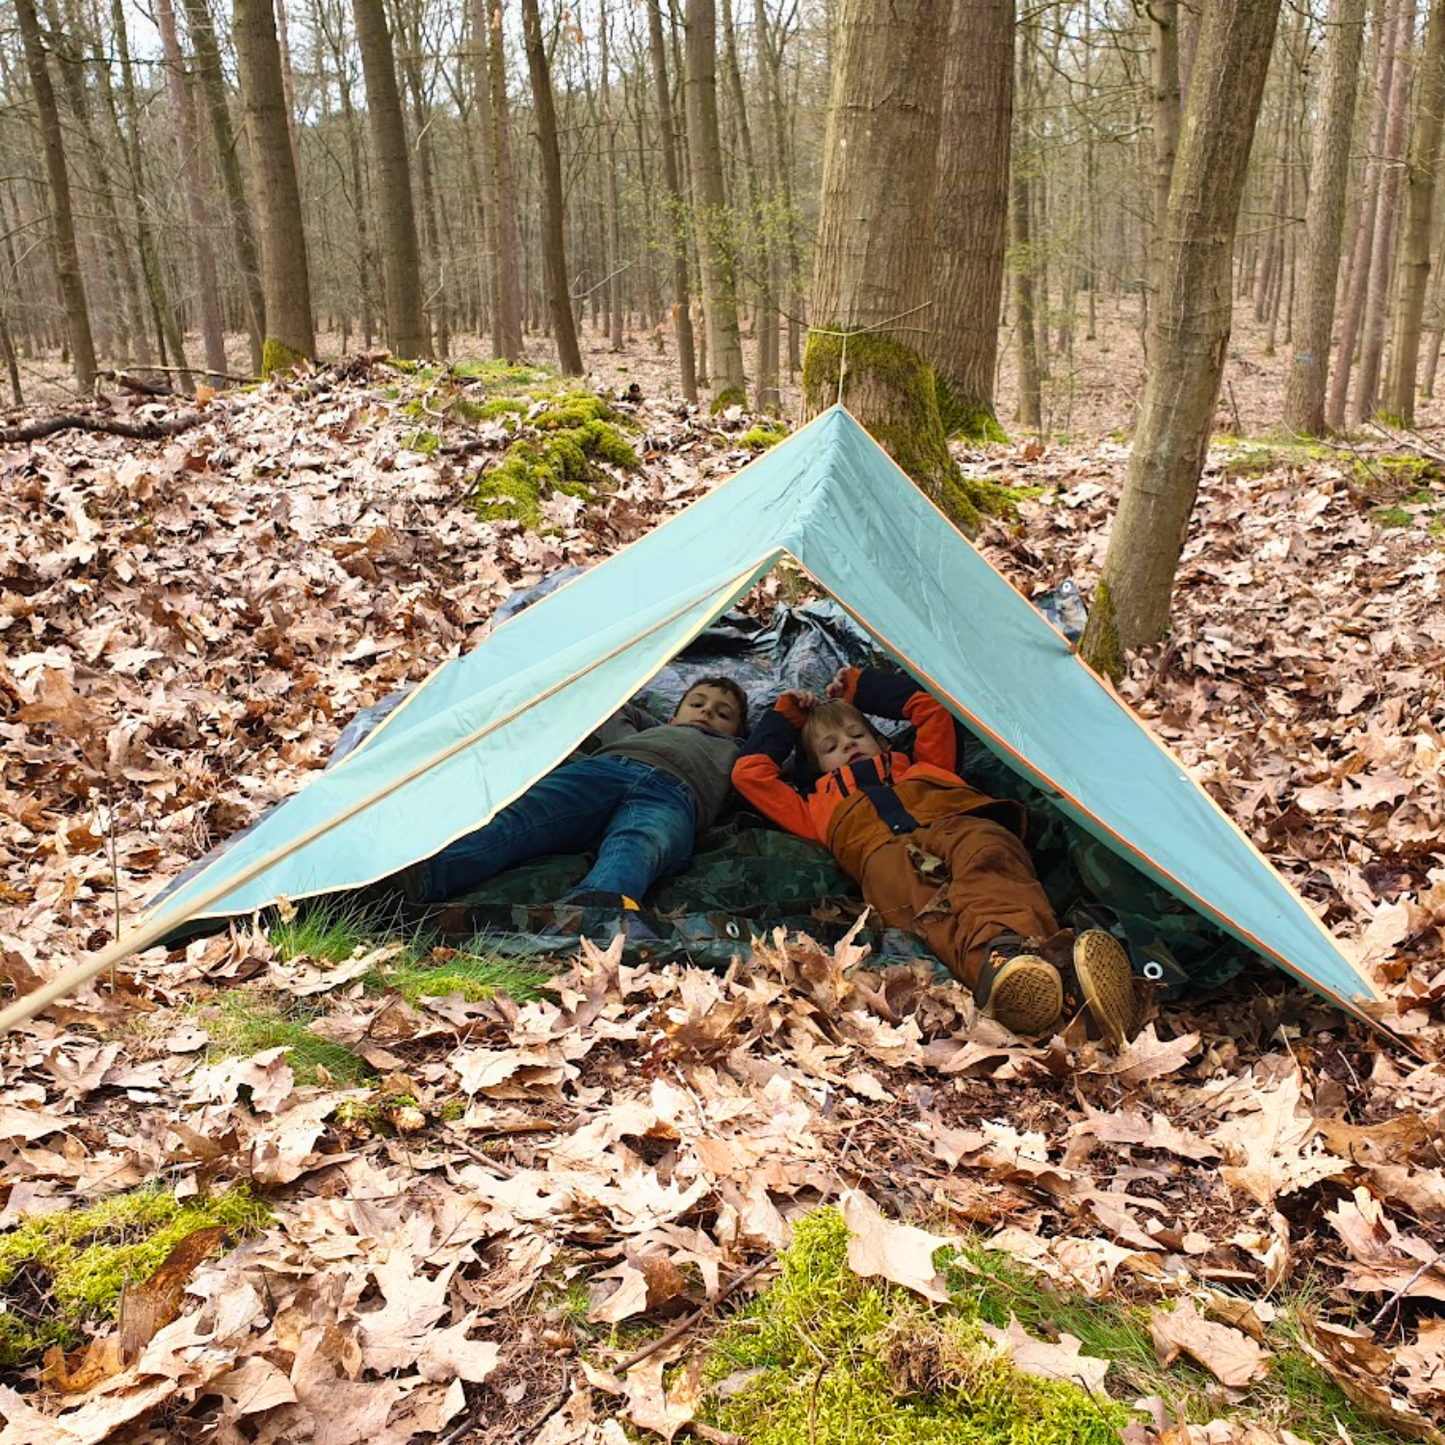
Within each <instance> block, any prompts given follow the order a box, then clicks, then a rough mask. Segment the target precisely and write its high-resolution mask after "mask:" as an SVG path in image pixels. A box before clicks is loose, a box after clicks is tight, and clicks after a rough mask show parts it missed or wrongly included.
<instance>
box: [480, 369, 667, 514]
mask: <svg viewBox="0 0 1445 1445" xmlns="http://www.w3.org/2000/svg"><path fill="white" fill-rule="evenodd" d="M527 428H528V430H529V431H533V432H535V435H534V436H527V437H521V438H519V439H518V440H517V441H515V442H513V443H512V445H511V446H510V447H508V449H507V454H506V455H505V456H504V457H503V458H502V460H501V462H500V463H499V464H498V465H497V466H495V467H493V468H492V469H491V470H490V471H488V472H484V473H483V474H482V475H481V476H479V477H478V478H477V480H476V482H475V484H474V485H473V488H472V499H473V503H474V505H475V506H476V509H477V511H478V512H479V513H480V514H481V516H483V517H485V518H487V519H489V520H493V521H495V520H499V519H503V518H510V519H511V520H513V521H517V522H520V523H522V525H523V526H525V527H529V528H531V529H533V530H536V529H537V528H540V527H541V526H542V522H543V517H542V503H543V501H545V500H546V498H548V497H550V496H552V495H553V494H555V493H557V492H561V493H564V494H565V495H567V496H571V497H581V498H583V499H584V500H590V499H591V497H592V494H593V489H594V488H595V487H598V486H602V485H605V484H606V483H607V482H608V480H609V478H608V474H607V472H606V471H604V470H603V464H604V463H605V464H607V465H610V466H614V467H620V468H621V469H623V470H624V471H631V470H632V469H633V468H634V467H636V466H637V464H638V460H637V453H636V452H635V451H634V450H633V448H632V444H631V443H630V442H629V441H628V440H627V438H626V437H625V436H624V435H623V433H622V421H621V418H619V417H618V415H617V414H616V413H615V412H613V410H612V409H611V408H610V407H609V406H608V405H607V403H606V402H605V401H603V400H602V398H601V397H599V396H594V395H593V394H591V393H590V392H581V391H577V392H568V393H565V394H564V395H562V396H559V397H557V398H556V399H554V400H553V401H550V402H548V403H547V404H546V405H545V406H543V407H542V408H541V409H540V410H537V411H535V412H534V413H533V414H532V415H531V416H529V417H528V419H527Z"/></svg>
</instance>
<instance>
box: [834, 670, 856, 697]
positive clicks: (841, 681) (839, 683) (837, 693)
mask: <svg viewBox="0 0 1445 1445" xmlns="http://www.w3.org/2000/svg"><path fill="white" fill-rule="evenodd" d="M856 671H857V669H856V668H852V667H840V668H839V669H838V671H837V672H836V673H834V674H833V681H832V682H830V683H829V684H828V696H829V697H847V695H848V684H849V682H850V681H851V677H850V674H852V673H854V672H856Z"/></svg>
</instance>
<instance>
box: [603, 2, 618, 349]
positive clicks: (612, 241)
mask: <svg viewBox="0 0 1445 1445" xmlns="http://www.w3.org/2000/svg"><path fill="white" fill-rule="evenodd" d="M599 24H600V28H601V35H600V43H601V47H602V93H601V101H602V135H603V144H604V146H605V148H606V149H605V156H606V162H607V164H606V167H605V169H606V172H607V174H606V176H605V178H604V182H605V183H604V187H603V189H604V191H605V193H606V196H607V339H608V344H609V345H610V346H611V347H612V350H613V351H621V350H622V342H623V334H622V333H623V327H622V203H621V202H620V201H619V199H618V196H617V122H616V120H615V118H614V117H613V114H612V76H611V59H612V57H611V55H610V53H609V52H610V48H611V47H610V44H609V41H610V36H609V30H610V27H609V25H608V16H607V5H606V0H602V5H601V10H600V11H599Z"/></svg>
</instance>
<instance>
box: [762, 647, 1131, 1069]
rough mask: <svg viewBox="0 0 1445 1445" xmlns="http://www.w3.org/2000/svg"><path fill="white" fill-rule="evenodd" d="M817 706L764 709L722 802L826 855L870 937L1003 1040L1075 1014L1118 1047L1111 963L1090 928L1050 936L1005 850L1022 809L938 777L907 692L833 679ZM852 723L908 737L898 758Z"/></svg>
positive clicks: (1122, 956) (942, 739) (877, 675)
mask: <svg viewBox="0 0 1445 1445" xmlns="http://www.w3.org/2000/svg"><path fill="white" fill-rule="evenodd" d="M828 698H829V699H830V700H828V701H825V700H824V699H822V698H819V697H817V696H815V695H814V694H811V693H805V692H785V693H784V694H783V695H782V696H781V697H779V698H778V700H777V702H776V704H775V705H774V707H773V709H772V711H771V712H769V713H767V714H766V715H765V716H764V717H763V718H762V720H761V721H760V722H759V723H758V725H757V727H756V728H755V729H754V730H753V733H752V735H751V736H750V737H749V738H748V741H747V743H746V745H745V746H744V748H743V753H742V756H741V757H740V758H739V759H738V761H737V763H736V764H735V765H734V767H733V786H734V787H735V788H736V789H737V790H738V792H739V793H741V794H742V796H743V797H744V798H745V799H746V800H747V801H748V802H749V803H751V804H752V806H753V807H755V808H756V809H758V811H759V812H761V813H763V814H764V815H765V816H767V817H769V818H771V819H772V820H773V821H774V822H775V823H778V824H780V825H781V826H782V827H784V828H786V829H787V830H788V831H789V832H790V833H796V834H798V835H799V836H800V837H803V838H812V839H816V840H817V841H818V842H820V843H823V844H826V846H827V847H828V850H829V851H830V852H831V853H832V854H833V856H834V857H835V858H836V859H837V860H838V862H839V864H840V865H841V866H842V867H843V869H844V870H845V871H846V872H847V873H848V874H849V876H850V877H852V878H853V879H854V880H855V881H856V882H857V883H858V884H859V885H860V886H861V888H862V890H863V897H864V898H865V899H866V900H867V901H868V903H869V904H870V905H871V906H872V908H873V910H874V911H875V912H876V913H877V914H878V916H879V919H880V920H881V921H882V923H883V924H884V925H886V926H888V927H892V928H901V929H903V930H905V931H906V932H908V933H911V934H913V935H914V936H915V937H917V938H920V939H922V941H923V942H924V943H926V944H927V945H928V947H929V948H930V949H931V950H932V951H933V953H935V954H936V955H937V956H938V958H939V959H940V960H941V961H942V962H943V963H944V964H945V965H946V966H947V967H948V969H949V970H950V972H952V973H953V974H954V975H955V976H956V977H957V978H959V979H961V980H962V981H963V982H964V983H965V984H967V985H969V987H971V988H972V989H973V991H974V997H975V999H976V1000H977V1002H978V1005H979V1008H980V1009H981V1010H982V1011H983V1012H984V1013H985V1014H987V1015H988V1016H989V1017H991V1018H995V1019H997V1020H998V1021H999V1022H1000V1023H1002V1024H1003V1025H1004V1026H1005V1027H1006V1028H1008V1029H1011V1030H1012V1031H1013V1032H1014V1033H1017V1034H1022V1035H1026V1036H1038V1035H1041V1034H1045V1033H1047V1032H1050V1031H1052V1030H1053V1029H1054V1028H1055V1027H1056V1026H1058V1025H1059V1024H1060V1023H1061V1022H1062V1021H1063V1016H1064V1014H1065V1011H1066V1009H1067V1010H1068V1011H1069V1013H1070V1014H1072V1012H1073V1011H1075V1010H1076V1009H1077V1008H1078V1007H1080V1006H1081V1005H1082V1006H1087V1007H1088V1009H1089V1011H1090V1013H1091V1014H1092V1015H1093V1018H1094V1021H1095V1023H1096V1024H1097V1025H1098V1027H1099V1029H1100V1031H1101V1032H1102V1033H1103V1034H1104V1035H1105V1037H1106V1038H1108V1039H1110V1040H1111V1041H1112V1042H1113V1043H1115V1044H1121V1043H1124V1042H1125V1041H1126V1040H1128V1039H1129V1038H1132V1037H1133V1035H1134V1033H1135V1032H1137V1030H1138V1027H1139V1020H1138V1006H1137V1004H1136V1002H1135V992H1134V977H1133V970H1132V968H1131V967H1130V964H1129V957H1128V955H1127V953H1125V951H1124V948H1123V946H1122V945H1121V944H1120V943H1119V942H1118V940H1117V939H1115V938H1114V937H1113V936H1112V935H1111V934H1109V933H1105V932H1104V931H1103V930H1101V929H1091V930H1089V931H1088V932H1086V933H1082V934H1080V935H1079V937H1078V938H1077V939H1075V938H1073V936H1072V935H1071V934H1070V933H1068V932H1067V931H1066V930H1061V929H1060V928H1059V924H1058V920H1057V919H1056V918H1055V917H1054V912H1053V909H1052V907H1051V906H1050V904H1049V901H1048V898H1047V897H1046V896H1045V894H1044V891H1043V888H1042V887H1041V886H1040V884H1039V881H1038V878H1037V876H1036V875H1035V873H1034V868H1033V863H1032V861H1031V860H1030V858H1029V855H1028V852H1027V850H1026V849H1025V848H1024V845H1023V843H1022V842H1021V841H1020V834H1021V833H1022V832H1023V827H1024V822H1025V812H1024V808H1023V805H1022V804H1021V803H1017V802H1013V801H1011V800H999V799H996V798H990V797H989V796H988V795H987V794H985V793H981V792H979V791H978V789H976V788H973V787H971V786H970V785H969V784H968V783H966V782H965V781H964V780H963V779H962V778H961V777H959V775H958V774H957V772H955V771H954V768H955V764H956V761H957V757H956V752H957V742H956V734H955V732H954V726H953V716H952V714H951V713H950V712H949V711H948V710H947V708H945V707H944V706H943V704H942V703H940V702H938V700H937V699H936V698H934V697H932V696H931V695H930V694H929V693H928V692H926V691H924V690H923V689H922V688H920V687H918V686H917V685H916V684H915V683H914V682H913V681H912V680H911V679H910V678H908V677H906V676H902V675H900V674H897V673H890V672H882V671H877V670H875V669H872V668H869V669H867V670H860V669H858V668H856V667H849V668H843V669H842V670H841V671H840V672H839V673H838V675H837V677H835V678H834V680H833V682H832V684H831V685H830V687H829V688H828ZM865 713H871V714H872V715H873V716H874V717H881V718H893V719H897V720H900V721H907V722H910V723H912V724H913V726H914V728H915V730H916V738H917V740H916V743H915V745H914V755H913V757H911V758H910V757H909V756H908V754H907V753H903V752H899V751H896V750H894V749H892V748H890V747H888V746H887V745H886V744H885V743H883V742H881V741H880V739H879V737H878V735H877V734H876V733H875V732H874V731H873V728H872V727H871V726H870V724H869V722H868V720H867V718H866V717H865V716H864V714H865ZM795 749H799V750H801V752H802V754H803V757H804V759H805V760H806V761H807V762H808V763H810V764H811V765H812V766H813V768H814V769H815V770H816V772H817V774H818V778H817V781H816V782H815V783H814V784H813V786H812V787H811V788H810V789H808V790H806V791H803V792H800V791H798V790H797V789H794V788H792V787H790V786H789V785H788V784H787V783H786V782H784V781H783V777H782V769H783V765H784V763H786V762H787V759H788V755H789V754H790V753H792V752H793V751H794V750H795ZM1071 943H1072V948H1070V946H1069V945H1070V944H1071Z"/></svg>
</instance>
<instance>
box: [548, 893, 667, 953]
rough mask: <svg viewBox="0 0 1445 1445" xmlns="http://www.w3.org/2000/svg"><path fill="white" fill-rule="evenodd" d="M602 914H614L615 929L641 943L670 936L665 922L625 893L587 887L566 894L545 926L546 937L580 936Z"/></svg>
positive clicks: (589, 928) (591, 926)
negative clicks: (552, 918) (662, 923)
mask: <svg viewBox="0 0 1445 1445" xmlns="http://www.w3.org/2000/svg"><path fill="white" fill-rule="evenodd" d="M599 913H608V914H611V915H614V916H615V917H616V919H617V922H616V925H615V931H616V932H618V933H620V934H621V935H622V936H623V937H624V938H629V939H632V940H633V941H634V942H637V943H655V942H657V941H659V940H661V939H662V938H664V937H665V936H666V935H665V934H664V933H663V932H662V931H661V930H662V925H661V923H660V922H659V921H658V920H657V919H656V918H654V917H653V915H652V914H651V913H649V912H648V911H647V910H646V909H645V908H643V906H642V905H641V904H640V903H638V902H637V900H636V899H634V898H629V897H628V896H627V895H626V894H625V893H605V892H602V891H601V890H599V889H590V888H584V889H581V890H580V891H578V892H574V893H568V894H566V895H565V896H564V897H563V898H562V899H561V900H560V902H559V903H558V905H557V913H556V916H555V918H554V920H553V922H551V923H549V924H548V925H547V926H546V927H545V928H544V929H542V936H543V937H545V938H564V937H576V936H578V935H579V934H583V933H589V932H590V931H591V929H592V928H593V927H594V926H595V925H594V920H595V919H596V917H597V914H599Z"/></svg>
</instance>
